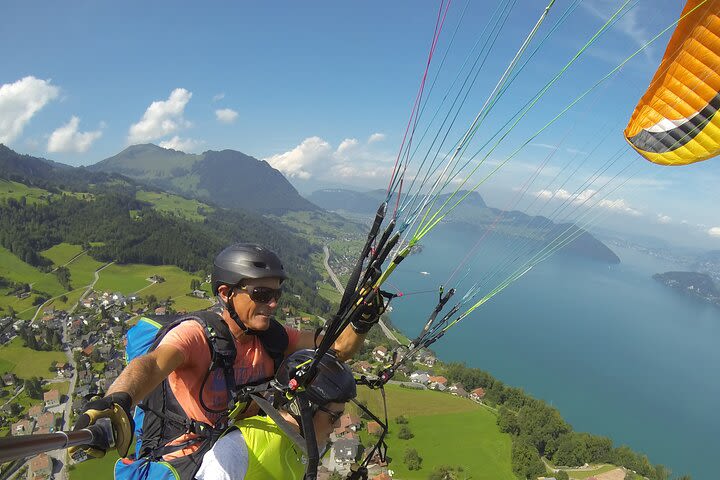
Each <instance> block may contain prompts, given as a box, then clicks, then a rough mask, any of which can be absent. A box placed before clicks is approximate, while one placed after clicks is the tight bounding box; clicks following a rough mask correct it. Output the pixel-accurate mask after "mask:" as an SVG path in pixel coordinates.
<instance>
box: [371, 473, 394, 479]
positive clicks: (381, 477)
mask: <svg viewBox="0 0 720 480" xmlns="http://www.w3.org/2000/svg"><path fill="white" fill-rule="evenodd" d="M372 480H392V477H391V476H390V475H388V474H387V472H382V473H381V474H379V475H375V476H374V477H372Z"/></svg>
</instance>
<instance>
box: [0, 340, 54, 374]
mask: <svg viewBox="0 0 720 480" xmlns="http://www.w3.org/2000/svg"><path fill="white" fill-rule="evenodd" d="M22 345H23V343H22V340H21V339H20V338H19V337H18V338H15V339H14V340H13V341H12V342H10V343H8V344H7V345H3V346H2V347H0V367H1V368H2V369H3V370H2V373H8V372H11V373H14V374H15V375H17V376H18V377H20V378H30V377H42V378H55V376H56V374H55V372H50V371H49V370H48V369H49V368H50V364H51V363H52V362H53V360H55V361H56V362H65V361H66V358H65V354H64V353H62V352H39V351H36V350H32V349H30V348H27V347H23V346H22Z"/></svg>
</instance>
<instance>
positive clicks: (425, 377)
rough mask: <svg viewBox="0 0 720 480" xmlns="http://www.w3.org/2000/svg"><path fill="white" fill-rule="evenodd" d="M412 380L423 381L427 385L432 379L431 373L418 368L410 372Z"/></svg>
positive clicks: (415, 381)
mask: <svg viewBox="0 0 720 480" xmlns="http://www.w3.org/2000/svg"><path fill="white" fill-rule="evenodd" d="M410 381H411V382H414V383H422V384H423V385H427V384H428V382H429V381H430V374H429V373H428V372H423V371H421V370H418V371H416V372H413V373H411V374H410Z"/></svg>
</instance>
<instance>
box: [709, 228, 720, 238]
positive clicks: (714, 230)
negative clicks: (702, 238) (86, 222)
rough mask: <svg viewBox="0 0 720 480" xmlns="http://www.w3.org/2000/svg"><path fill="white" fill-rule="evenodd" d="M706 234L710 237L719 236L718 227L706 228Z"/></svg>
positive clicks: (719, 230)
mask: <svg viewBox="0 0 720 480" xmlns="http://www.w3.org/2000/svg"><path fill="white" fill-rule="evenodd" d="M707 233H708V235H710V236H711V237H718V238H720V227H712V228H711V229H710V230H708V232H707Z"/></svg>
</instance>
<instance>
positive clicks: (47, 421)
mask: <svg viewBox="0 0 720 480" xmlns="http://www.w3.org/2000/svg"><path fill="white" fill-rule="evenodd" d="M37 427H38V431H37V433H53V432H54V431H55V415H53V414H52V413H51V412H45V413H43V414H42V415H40V418H38V421H37Z"/></svg>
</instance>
